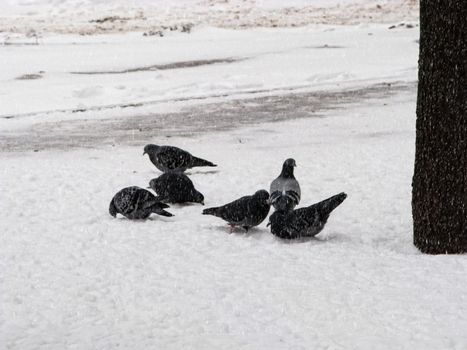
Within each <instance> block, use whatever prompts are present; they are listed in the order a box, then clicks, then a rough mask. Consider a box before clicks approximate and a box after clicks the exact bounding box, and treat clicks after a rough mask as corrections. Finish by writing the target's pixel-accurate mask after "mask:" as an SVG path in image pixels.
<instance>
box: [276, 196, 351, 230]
mask: <svg viewBox="0 0 467 350" xmlns="http://www.w3.org/2000/svg"><path fill="white" fill-rule="evenodd" d="M346 198H347V195H346V194H345V193H343V192H342V193H339V194H337V195H335V196H333V197H331V198H328V199H325V200H324V201H322V202H319V203H316V204H313V205H310V206H309V207H306V208H300V209H296V210H292V211H282V210H278V211H275V212H274V213H273V214H272V215H271V216H270V218H269V223H268V226H269V225H271V233H272V234H273V235H275V236H277V237H280V238H283V239H297V238H302V237H313V236H316V235H317V234H318V233H320V232H321V230H322V229H323V228H324V225H325V224H326V222H327V221H328V218H329V215H330V214H331V212H332V211H333V210H334V209H336V208H337V207H338V206H339V205H340V204H341V203H342V202H343V201H344V199H346Z"/></svg>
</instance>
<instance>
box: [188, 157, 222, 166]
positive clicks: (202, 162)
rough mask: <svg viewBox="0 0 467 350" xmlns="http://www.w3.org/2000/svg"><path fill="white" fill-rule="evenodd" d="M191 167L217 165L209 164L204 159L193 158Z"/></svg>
mask: <svg viewBox="0 0 467 350" xmlns="http://www.w3.org/2000/svg"><path fill="white" fill-rule="evenodd" d="M191 166H192V167H195V166H217V165H216V164H214V163H211V162H210V161H208V160H206V159H202V158H197V157H193V161H192V164H191Z"/></svg>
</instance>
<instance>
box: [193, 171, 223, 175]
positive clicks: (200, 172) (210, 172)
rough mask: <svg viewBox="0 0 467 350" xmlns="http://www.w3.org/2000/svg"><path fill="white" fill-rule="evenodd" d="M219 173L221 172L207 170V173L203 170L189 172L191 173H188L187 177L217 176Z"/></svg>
mask: <svg viewBox="0 0 467 350" xmlns="http://www.w3.org/2000/svg"><path fill="white" fill-rule="evenodd" d="M218 172H219V170H207V171H202V170H199V171H189V172H186V173H185V175H198V174H206V175H208V174H217V173H218Z"/></svg>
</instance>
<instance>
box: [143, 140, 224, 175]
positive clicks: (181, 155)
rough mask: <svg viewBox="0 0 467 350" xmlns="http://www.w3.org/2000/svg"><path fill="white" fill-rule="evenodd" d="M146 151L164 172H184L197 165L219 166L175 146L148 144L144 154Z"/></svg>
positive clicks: (153, 162)
mask: <svg viewBox="0 0 467 350" xmlns="http://www.w3.org/2000/svg"><path fill="white" fill-rule="evenodd" d="M146 153H147V154H148V155H149V159H150V160H151V162H152V164H154V165H155V166H156V168H157V169H159V170H160V171H162V172H163V173H168V172H184V171H185V170H187V169H190V168H193V167H196V166H217V165H216V164H213V163H211V162H210V161H207V160H204V159H201V158H197V157H195V156H193V155H191V153H189V152H187V151H185V150H183V149H181V148H178V147H174V146H157V145H146V146H145V147H144V153H143V156H144V155H145V154H146Z"/></svg>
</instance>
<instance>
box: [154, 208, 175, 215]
mask: <svg viewBox="0 0 467 350" xmlns="http://www.w3.org/2000/svg"><path fill="white" fill-rule="evenodd" d="M154 213H156V214H158V215H161V216H168V217H171V216H174V215H173V214H172V213H169V212H168V211H166V210H164V209H160V208H157V209H156V210H154Z"/></svg>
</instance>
